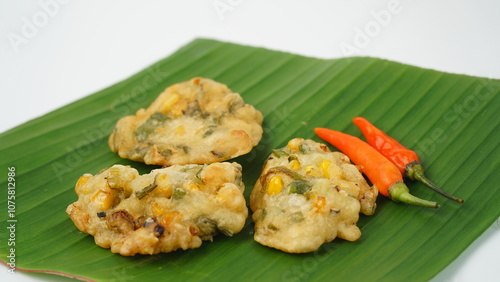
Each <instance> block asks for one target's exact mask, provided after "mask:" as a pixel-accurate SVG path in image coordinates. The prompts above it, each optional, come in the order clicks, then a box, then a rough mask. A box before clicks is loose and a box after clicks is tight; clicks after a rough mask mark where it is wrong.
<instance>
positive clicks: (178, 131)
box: [174, 125, 186, 136]
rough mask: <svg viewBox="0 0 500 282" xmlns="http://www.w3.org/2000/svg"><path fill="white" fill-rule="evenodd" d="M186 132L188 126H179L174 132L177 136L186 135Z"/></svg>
mask: <svg viewBox="0 0 500 282" xmlns="http://www.w3.org/2000/svg"><path fill="white" fill-rule="evenodd" d="M185 133H186V128H185V127H184V126H182V125H181V126H178V127H177V128H176V129H175V132H174V134H175V135H176V136H181V135H184V134H185Z"/></svg>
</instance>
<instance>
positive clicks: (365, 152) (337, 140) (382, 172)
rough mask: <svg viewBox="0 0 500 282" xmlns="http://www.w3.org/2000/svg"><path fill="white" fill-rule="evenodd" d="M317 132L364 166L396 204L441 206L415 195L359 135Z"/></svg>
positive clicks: (398, 172) (316, 129)
mask: <svg viewBox="0 0 500 282" xmlns="http://www.w3.org/2000/svg"><path fill="white" fill-rule="evenodd" d="M314 132H315V133H316V134H317V135H318V136H319V137H320V138H321V139H323V140H325V141H326V142H328V143H330V144H331V145H333V146H334V147H336V148H337V149H339V150H340V151H342V152H343V153H344V154H346V155H347V156H348V157H349V158H350V159H351V161H352V162H353V163H354V164H356V165H359V166H361V171H362V172H363V173H364V174H365V175H366V177H368V179H369V180H370V181H371V182H372V184H374V185H375V186H377V188H378V191H379V192H380V194H382V195H384V196H386V197H388V198H390V199H391V200H393V201H395V202H403V203H406V204H410V205H417V206H424V207H432V208H438V207H439V204H438V203H436V202H431V201H426V200H423V199H420V198H417V197H415V196H413V195H411V194H410V190H409V189H408V187H407V186H406V185H405V184H404V183H403V175H402V174H401V172H400V171H399V169H398V168H397V167H396V166H395V165H394V164H393V163H392V162H390V161H389V160H388V159H387V158H386V157H384V156H383V155H382V154H380V153H379V152H378V151H377V150H375V149H374V148H373V147H372V146H370V145H369V144H368V143H366V142H364V141H362V140H361V139H359V138H357V137H355V136H352V135H349V134H345V133H342V132H339V131H335V130H331V129H327V128H315V129H314Z"/></svg>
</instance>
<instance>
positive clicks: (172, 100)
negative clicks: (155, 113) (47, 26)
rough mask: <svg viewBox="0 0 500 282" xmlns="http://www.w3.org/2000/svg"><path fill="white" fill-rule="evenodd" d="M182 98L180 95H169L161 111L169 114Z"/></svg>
mask: <svg viewBox="0 0 500 282" xmlns="http://www.w3.org/2000/svg"><path fill="white" fill-rule="evenodd" d="M179 99H180V97H179V95H178V94H175V93H174V94H172V95H168V96H167V97H166V99H165V100H164V101H163V103H162V105H161V111H162V112H167V111H168V110H170V108H171V107H172V106H173V105H174V104H175V103H177V101H179Z"/></svg>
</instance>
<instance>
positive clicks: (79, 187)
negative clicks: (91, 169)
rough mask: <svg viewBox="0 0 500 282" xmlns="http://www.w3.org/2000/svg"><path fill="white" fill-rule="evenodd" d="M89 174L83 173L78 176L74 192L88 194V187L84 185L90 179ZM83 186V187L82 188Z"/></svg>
mask: <svg viewBox="0 0 500 282" xmlns="http://www.w3.org/2000/svg"><path fill="white" fill-rule="evenodd" d="M90 177H91V175H90V174H88V175H87V174H85V175H83V176H81V177H80V178H78V181H77V182H76V185H75V191H76V194H80V193H82V194H84V195H86V194H88V193H89V192H90V191H89V189H87V187H84V185H85V183H87V182H88V181H89V179H90ZM84 188H85V189H84Z"/></svg>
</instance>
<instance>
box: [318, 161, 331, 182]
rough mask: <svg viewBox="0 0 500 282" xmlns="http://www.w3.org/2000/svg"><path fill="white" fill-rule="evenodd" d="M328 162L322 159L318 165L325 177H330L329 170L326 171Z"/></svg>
mask: <svg viewBox="0 0 500 282" xmlns="http://www.w3.org/2000/svg"><path fill="white" fill-rule="evenodd" d="M330 164H331V162H330V161H322V162H321V164H320V165H319V167H320V168H321V171H322V172H323V175H324V176H325V177H326V178H330V172H329V171H328V169H329V168H330Z"/></svg>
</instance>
